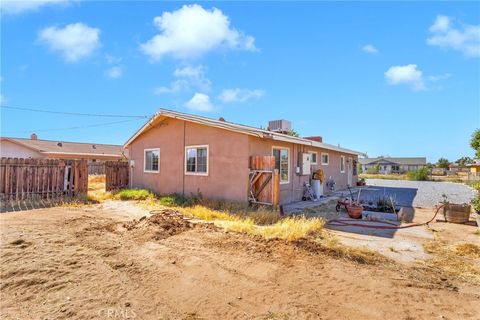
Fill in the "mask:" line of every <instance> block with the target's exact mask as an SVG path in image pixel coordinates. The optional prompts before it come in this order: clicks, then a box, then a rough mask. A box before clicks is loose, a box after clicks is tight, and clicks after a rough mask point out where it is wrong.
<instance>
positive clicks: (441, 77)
mask: <svg viewBox="0 0 480 320" xmlns="http://www.w3.org/2000/svg"><path fill="white" fill-rule="evenodd" d="M451 76H452V75H451V74H450V73H444V74H439V75H436V76H428V77H427V79H428V81H432V82H437V81H440V80H446V79H448V78H450V77H451Z"/></svg>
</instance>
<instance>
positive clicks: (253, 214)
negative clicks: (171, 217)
mask: <svg viewBox="0 0 480 320" xmlns="http://www.w3.org/2000/svg"><path fill="white" fill-rule="evenodd" d="M177 209H178V210H180V211H182V213H183V214H184V215H186V216H189V217H193V218H196V219H200V220H205V221H213V220H225V221H238V220H249V219H250V220H252V221H253V222H254V223H255V224H259V225H268V224H273V223H275V222H277V221H279V220H280V215H279V214H278V213H277V212H275V211H272V210H268V209H259V210H256V211H243V212H236V213H232V212H230V211H225V210H214V209H211V208H208V207H205V206H203V205H196V206H193V207H186V208H177Z"/></svg>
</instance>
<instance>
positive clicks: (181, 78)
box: [154, 66, 212, 95]
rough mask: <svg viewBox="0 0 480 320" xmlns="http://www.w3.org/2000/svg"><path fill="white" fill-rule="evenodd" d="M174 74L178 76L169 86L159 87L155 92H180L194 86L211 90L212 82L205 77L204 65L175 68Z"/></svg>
mask: <svg viewBox="0 0 480 320" xmlns="http://www.w3.org/2000/svg"><path fill="white" fill-rule="evenodd" d="M173 76H174V77H175V78H177V80H174V81H172V82H171V83H170V85H169V86H162V87H158V88H156V89H155V90H154V93H155V94H158V95H160V94H164V93H178V92H181V91H184V90H188V89H189V88H191V87H194V88H196V89H198V90H201V91H209V90H210V88H211V86H212V83H211V81H210V80H209V79H208V78H207V77H205V68H204V67H203V66H196V67H193V66H185V67H181V68H177V69H175V71H174V72H173Z"/></svg>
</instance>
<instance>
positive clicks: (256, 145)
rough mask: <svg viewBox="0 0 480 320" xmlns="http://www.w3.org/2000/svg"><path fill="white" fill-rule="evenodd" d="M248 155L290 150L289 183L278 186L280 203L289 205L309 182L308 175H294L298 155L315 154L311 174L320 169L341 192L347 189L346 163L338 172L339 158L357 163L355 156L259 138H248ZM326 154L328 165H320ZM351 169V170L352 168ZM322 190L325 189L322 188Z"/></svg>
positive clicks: (354, 179) (353, 183) (355, 180)
mask: <svg viewBox="0 0 480 320" xmlns="http://www.w3.org/2000/svg"><path fill="white" fill-rule="evenodd" d="M249 141H250V143H249V145H250V155H272V149H273V147H274V146H275V147H287V148H289V149H290V166H289V168H290V172H289V174H290V179H289V180H290V181H289V183H282V184H281V185H280V202H281V203H282V204H283V203H289V202H292V201H299V200H301V198H302V195H303V183H304V182H305V181H309V179H310V176H309V175H298V174H296V173H295V170H296V167H297V166H300V162H299V154H300V153H308V152H317V164H316V165H312V172H313V171H315V170H317V169H319V168H322V169H323V171H324V174H325V178H328V177H330V176H331V177H332V178H333V179H334V181H335V183H336V184H335V189H336V190H343V189H346V188H347V182H348V176H347V174H348V173H347V172H348V165H349V164H348V163H347V162H345V172H344V173H341V172H340V156H342V155H343V156H345V161H347V159H349V158H350V159H351V161H350V164H352V165H353V160H357V161H358V157H357V156H356V155H351V154H345V153H340V152H336V151H331V150H326V149H322V148H315V147H307V146H303V145H297V144H293V143H285V142H275V141H269V140H263V139H260V138H255V137H250V138H249ZM322 152H323V153H328V155H329V164H328V165H321V154H322ZM352 169H353V168H352ZM356 183H357V176H354V175H352V185H356ZM324 190H326V187H325V186H324Z"/></svg>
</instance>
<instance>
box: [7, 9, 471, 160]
mask: <svg viewBox="0 0 480 320" xmlns="http://www.w3.org/2000/svg"><path fill="white" fill-rule="evenodd" d="M50 1H51V2H48V3H45V1H44V0H42V1H37V2H27V3H20V4H19V3H9V2H4V3H2V16H1V18H2V20H1V71H0V74H1V77H2V79H1V82H0V85H1V99H2V105H4V106H13V107H24V108H25V107H26V108H36V109H46V110H54V111H61V112H82V113H99V114H118V115H151V114H153V113H155V112H156V111H157V110H158V108H161V107H164V108H169V109H173V110H178V111H183V112H189V113H194V114H199V115H204V116H208V117H213V118H218V117H219V116H223V117H224V118H225V119H227V121H232V122H237V123H242V124H247V125H252V126H256V127H259V126H263V127H265V126H266V125H267V122H268V120H272V119H281V118H283V119H289V120H291V121H292V123H293V127H294V129H295V130H296V131H298V132H299V133H300V134H301V135H302V136H309V135H321V136H323V138H324V141H325V142H327V143H331V144H340V145H341V146H343V147H347V148H351V149H355V150H359V151H362V152H367V153H368V155H369V156H377V155H390V156H427V158H428V160H429V161H436V160H437V159H438V158H439V157H442V156H443V157H447V158H448V159H450V160H456V159H457V158H459V157H461V156H464V155H467V156H472V155H473V151H472V150H471V149H470V147H469V138H470V135H471V133H472V132H473V130H474V129H475V128H478V127H480V89H479V88H480V4H479V3H474V2H467V3H429V2H424V3H410V2H399V3H385V2H365V3H362V2H355V3H347V2H315V3H312V2H303V3H290V2H277V3H270V2H246V3H244V2H219V3H214V4H212V3H209V2H201V3H199V4H195V3H181V2H168V3H163V2H126V1H123V2H109V1H105V2H87V1H74V2H69V1H67V0H50ZM215 8H216V9H215ZM126 120H128V122H122V123H116V124H111V125H103V124H105V123H112V122H119V121H126ZM143 122H144V119H129V118H107V117H81V116H69V115H59V114H46V113H35V112H25V111H19V110H12V109H5V108H2V110H1V133H2V135H4V136H19V137H28V136H29V135H30V132H33V131H35V132H36V133H37V134H38V136H39V138H43V139H62V140H71V141H87V142H97V143H116V144H122V143H124V142H125V141H126V140H127V139H128V138H129V137H130V136H131V135H132V134H133V133H134V132H135V131H136V130H137V129H138V127H139V126H141V125H142V124H143ZM97 124H99V125H101V126H98V127H88V128H85V126H91V125H97ZM71 127H84V128H77V129H72V130H66V129H65V128H71ZM52 129H64V130H52ZM43 130H51V131H43Z"/></svg>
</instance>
